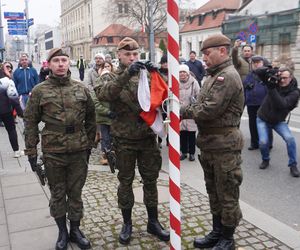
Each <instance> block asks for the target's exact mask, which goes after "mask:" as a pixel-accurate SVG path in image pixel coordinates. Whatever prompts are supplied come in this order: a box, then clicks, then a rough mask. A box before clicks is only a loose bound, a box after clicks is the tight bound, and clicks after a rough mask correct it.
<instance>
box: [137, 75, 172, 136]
mask: <svg viewBox="0 0 300 250" xmlns="http://www.w3.org/2000/svg"><path fill="white" fill-rule="evenodd" d="M150 74H151V78H150V79H151V84H150V86H151V89H150V91H149V83H148V78H147V71H146V70H141V74H140V81H139V86H138V100H139V103H140V106H141V108H142V109H143V111H142V112H141V113H140V116H141V117H142V118H143V120H144V121H145V122H146V123H147V124H148V126H149V127H150V128H151V129H152V130H153V131H154V133H155V134H157V135H158V136H159V137H161V138H162V137H165V136H166V131H165V126H164V123H163V118H162V113H161V110H160V107H161V105H162V103H163V101H164V100H165V99H166V98H167V97H168V86H167V84H166V83H165V81H164V80H163V79H162V77H161V76H160V75H159V73H158V72H157V71H154V72H151V73H150Z"/></svg>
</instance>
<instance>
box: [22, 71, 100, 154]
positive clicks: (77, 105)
mask: <svg viewBox="0 0 300 250" xmlns="http://www.w3.org/2000/svg"><path fill="white" fill-rule="evenodd" d="M70 76H71V74H70V72H69V74H68V76H67V77H63V78H62V77H55V76H54V75H52V74H50V76H49V78H48V79H47V80H46V81H44V82H43V83H40V84H38V85H37V86H36V87H35V88H34V89H33V91H32V93H31V96H30V98H29V101H28V103H27V105H26V109H25V114H24V122H25V124H26V126H25V145H26V151H25V152H26V154H27V155H35V154H36V153H37V151H36V146H37V144H38V142H39V128H38V124H39V122H40V121H42V122H44V123H45V127H44V128H43V130H42V132H41V136H42V151H43V152H45V153H69V152H77V151H82V150H86V149H88V148H91V147H92V145H93V142H94V139H95V134H96V122H95V106H94V103H93V100H92V98H91V96H90V93H89V90H88V89H87V88H86V87H84V85H82V84H81V83H79V82H77V81H75V80H73V79H71V78H70Z"/></svg>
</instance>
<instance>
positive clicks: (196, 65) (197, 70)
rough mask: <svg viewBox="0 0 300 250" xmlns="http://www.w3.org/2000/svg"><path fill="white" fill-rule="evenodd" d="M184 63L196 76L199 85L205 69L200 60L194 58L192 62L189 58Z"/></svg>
mask: <svg viewBox="0 0 300 250" xmlns="http://www.w3.org/2000/svg"><path fill="white" fill-rule="evenodd" d="M186 64H187V66H189V69H190V71H192V72H193V73H194V75H195V76H196V80H197V81H198V83H199V84H200V86H201V81H202V79H203V76H204V75H205V69H204V67H203V65H202V62H201V61H199V60H195V61H194V62H192V61H191V60H189V61H187V63H186Z"/></svg>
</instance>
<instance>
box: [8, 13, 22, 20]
mask: <svg viewBox="0 0 300 250" xmlns="http://www.w3.org/2000/svg"><path fill="white" fill-rule="evenodd" d="M4 18H5V19H14V20H16V19H24V12H4Z"/></svg>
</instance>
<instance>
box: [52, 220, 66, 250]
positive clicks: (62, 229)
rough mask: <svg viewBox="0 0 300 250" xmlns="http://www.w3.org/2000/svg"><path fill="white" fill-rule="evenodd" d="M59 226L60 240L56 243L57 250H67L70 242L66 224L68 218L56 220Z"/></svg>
mask: <svg viewBox="0 0 300 250" xmlns="http://www.w3.org/2000/svg"><path fill="white" fill-rule="evenodd" d="M55 222H56V224H57V226H58V229H59V232H58V239H57V241H56V245H55V250H67V248H68V242H69V234H68V229H67V224H66V216H63V217H60V218H57V219H55Z"/></svg>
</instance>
